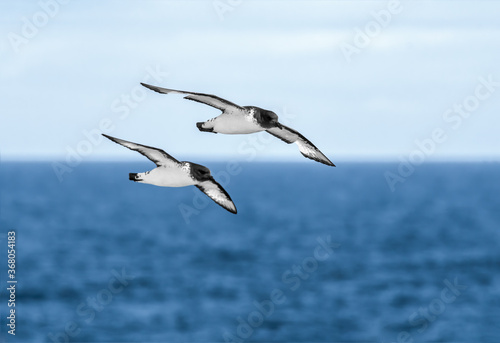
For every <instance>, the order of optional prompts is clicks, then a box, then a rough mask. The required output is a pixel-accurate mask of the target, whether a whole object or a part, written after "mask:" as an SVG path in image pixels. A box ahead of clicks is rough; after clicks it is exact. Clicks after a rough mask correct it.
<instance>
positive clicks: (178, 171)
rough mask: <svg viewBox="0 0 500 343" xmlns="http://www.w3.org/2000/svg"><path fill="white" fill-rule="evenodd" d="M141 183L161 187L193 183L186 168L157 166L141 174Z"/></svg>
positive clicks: (182, 185) (183, 185)
mask: <svg viewBox="0 0 500 343" xmlns="http://www.w3.org/2000/svg"><path fill="white" fill-rule="evenodd" d="M142 179H143V181H142V182H143V183H149V184H152V185H156V186H161V187H185V186H191V185H194V180H193V179H192V178H191V176H190V175H189V170H188V169H187V168H165V167H158V168H155V169H153V170H151V171H150V172H149V173H148V174H144V175H143V176H142Z"/></svg>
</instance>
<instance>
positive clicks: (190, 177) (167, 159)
mask: <svg viewBox="0 0 500 343" xmlns="http://www.w3.org/2000/svg"><path fill="white" fill-rule="evenodd" d="M102 135H103V136H104V137H106V138H108V139H110V140H112V141H113V142H115V143H118V144H120V145H123V146H124V147H126V148H129V149H130V150H134V151H137V152H139V153H140V154H142V155H144V156H146V157H147V158H148V159H150V160H151V161H153V162H154V163H155V164H156V166H157V168H155V169H153V170H150V171H147V172H144V173H130V174H129V179H130V180H132V181H135V182H140V183H149V184H151V185H155V186H161V187H185V186H191V185H194V186H196V187H198V189H199V190H201V191H202V192H203V193H205V194H206V195H208V197H209V198H210V199H212V200H213V201H215V202H216V203H217V204H219V205H220V206H222V207H224V208H225V209H226V210H228V211H229V212H231V213H236V212H237V211H236V206H235V205H234V203H233V201H232V200H231V197H230V196H229V194H227V192H226V191H225V190H224V188H222V186H221V185H220V184H219V183H218V182H217V181H215V180H214V178H213V177H212V175H211V174H210V169H208V168H207V167H205V166H202V165H199V164H196V163H191V162H185V161H182V162H179V161H177V160H176V159H175V158H173V157H172V156H170V155H169V154H167V153H166V152H165V151H163V150H161V149H157V148H153V147H150V146H146V145H142V144H137V143H132V142H128V141H125V140H123V139H118V138H115V137H111V136H108V135H105V134H102Z"/></svg>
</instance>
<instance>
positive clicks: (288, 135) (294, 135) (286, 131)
mask: <svg viewBox="0 0 500 343" xmlns="http://www.w3.org/2000/svg"><path fill="white" fill-rule="evenodd" d="M266 131H267V132H269V133H270V134H271V135H273V136H274V137H277V138H279V139H281V140H282V141H284V142H286V143H288V144H291V143H297V145H298V146H299V150H300V152H301V154H302V155H304V157H306V158H310V159H311V160H314V161H317V162H320V163H323V164H326V165H327V166H332V167H335V164H333V163H332V161H330V160H329V159H328V157H326V156H325V155H324V154H323V153H322V152H321V151H319V149H318V148H316V146H315V145H314V144H312V143H311V141H309V140H308V139H307V138H306V137H304V136H302V135H301V134H300V133H299V132H297V131H295V130H294V129H291V128H289V127H287V126H285V125H281V128H278V127H274V128H272V129H268V130H266Z"/></svg>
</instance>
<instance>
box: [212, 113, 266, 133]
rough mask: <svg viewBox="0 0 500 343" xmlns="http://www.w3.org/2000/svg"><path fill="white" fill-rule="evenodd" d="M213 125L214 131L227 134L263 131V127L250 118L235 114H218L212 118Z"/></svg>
mask: <svg viewBox="0 0 500 343" xmlns="http://www.w3.org/2000/svg"><path fill="white" fill-rule="evenodd" d="M213 125H214V126H213V129H214V131H215V132H217V133H224V134H228V135H231V134H245V133H254V132H260V131H263V128H262V127H261V126H259V125H257V123H256V122H255V121H253V120H251V119H250V118H248V117H244V116H236V115H220V116H219V117H217V118H215V119H214V122H213Z"/></svg>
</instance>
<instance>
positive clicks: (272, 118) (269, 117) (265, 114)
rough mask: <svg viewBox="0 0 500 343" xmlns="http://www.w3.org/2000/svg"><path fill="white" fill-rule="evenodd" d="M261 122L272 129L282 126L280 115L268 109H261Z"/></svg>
mask: <svg viewBox="0 0 500 343" xmlns="http://www.w3.org/2000/svg"><path fill="white" fill-rule="evenodd" d="M260 124H261V125H262V126H263V127H265V128H266V129H272V128H274V127H278V128H280V129H281V128H282V126H281V124H280V123H279V121H278V115H277V114H276V113H274V112H273V111H268V110H260Z"/></svg>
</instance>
